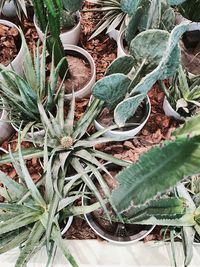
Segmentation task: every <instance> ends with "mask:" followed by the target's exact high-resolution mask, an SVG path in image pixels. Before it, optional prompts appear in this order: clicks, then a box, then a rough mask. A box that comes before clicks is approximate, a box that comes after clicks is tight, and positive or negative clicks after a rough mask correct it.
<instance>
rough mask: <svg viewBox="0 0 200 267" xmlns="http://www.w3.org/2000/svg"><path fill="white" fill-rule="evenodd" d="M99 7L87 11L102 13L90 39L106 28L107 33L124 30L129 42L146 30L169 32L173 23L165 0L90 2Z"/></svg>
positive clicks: (169, 8)
mask: <svg viewBox="0 0 200 267" xmlns="http://www.w3.org/2000/svg"><path fill="white" fill-rule="evenodd" d="M89 2H91V3H95V4H97V5H99V6H100V7H98V8H95V9H91V10H88V11H97V12H103V13H104V16H103V18H102V19H101V20H100V22H99V23H98V24H97V26H96V28H97V29H96V30H95V32H94V33H93V34H92V36H91V37H90V39H92V38H94V37H95V36H97V35H98V34H100V33H101V32H102V31H104V30H105V29H106V28H107V33H109V32H110V31H112V30H114V29H116V28H119V27H120V31H123V30H124V29H126V28H127V29H126V37H127V38H126V39H127V41H128V43H129V44H130V42H131V40H132V39H133V38H134V37H135V35H136V32H137V33H138V31H139V32H141V31H144V30H147V29H164V30H169V31H171V30H172V28H173V25H174V22H175V15H174V11H173V9H172V8H171V7H170V5H169V4H168V3H167V1H166V0H163V1H158V0H137V1H132V0H117V1H115V0H109V1H101V0H90V1H89Z"/></svg>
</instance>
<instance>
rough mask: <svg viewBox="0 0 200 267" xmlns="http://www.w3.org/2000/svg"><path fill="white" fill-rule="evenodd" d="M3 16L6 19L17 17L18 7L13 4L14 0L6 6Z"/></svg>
mask: <svg viewBox="0 0 200 267" xmlns="http://www.w3.org/2000/svg"><path fill="white" fill-rule="evenodd" d="M2 14H3V15H4V16H5V17H15V16H16V15H17V12H16V7H15V5H14V3H13V0H12V1H10V2H6V3H5V4H4V6H3V9H2Z"/></svg>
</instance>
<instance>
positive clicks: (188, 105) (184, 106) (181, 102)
mask: <svg viewBox="0 0 200 267" xmlns="http://www.w3.org/2000/svg"><path fill="white" fill-rule="evenodd" d="M161 88H163V90H164V92H165V94H166V96H167V99H168V101H169V103H170V104H171V106H172V107H173V108H174V110H176V111H177V112H178V113H179V114H180V115H182V116H184V117H188V116H191V115H192V114H193V115H194V114H195V112H196V111H197V110H198V108H199V107H200V102H199V101H200V78H199V77H198V76H196V77H192V78H190V77H189V75H188V73H187V71H186V70H183V68H182V66H181V65H180V67H179V70H178V72H177V73H176V74H175V76H174V77H173V80H172V82H171V86H170V87H169V89H167V88H166V86H165V84H164V82H161Z"/></svg>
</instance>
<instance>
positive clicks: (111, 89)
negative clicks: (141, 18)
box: [92, 24, 187, 127]
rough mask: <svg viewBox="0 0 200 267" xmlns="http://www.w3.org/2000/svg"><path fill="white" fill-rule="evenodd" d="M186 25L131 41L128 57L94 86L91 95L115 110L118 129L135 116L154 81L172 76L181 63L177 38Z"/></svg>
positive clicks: (123, 58)
mask: <svg viewBox="0 0 200 267" xmlns="http://www.w3.org/2000/svg"><path fill="white" fill-rule="evenodd" d="M186 30H187V24H182V25H178V26H176V27H175V28H174V29H173V31H172V32H171V34H169V33H168V32H167V31H164V30H147V31H145V32H142V33H140V34H138V35H137V36H136V37H135V38H134V39H133V40H132V42H131V45H130V55H128V56H124V57H121V58H118V59H116V60H115V61H114V62H113V63H112V64H111V65H110V66H109V68H108V70H107V71H106V74H105V75H106V77H104V78H103V79H101V80H100V81H98V82H97V83H96V84H95V86H94V87H93V90H92V94H93V95H94V96H95V97H96V98H98V99H100V100H102V101H104V102H105V105H106V106H107V107H108V108H109V109H110V110H113V111H114V121H115V123H116V124H117V125H118V126H119V127H122V126H124V125H125V123H126V121H127V120H128V119H129V118H131V117H132V116H134V114H135V112H136V110H137V108H138V107H139V105H140V104H141V103H142V101H143V100H144V98H145V97H146V95H147V93H148V92H149V90H150V89H151V88H152V87H153V85H154V84H155V83H156V81H157V80H164V79H166V78H168V77H170V76H173V75H174V73H175V72H176V70H177V68H178V67H179V64H180V49H179V47H178V42H179V39H180V38H181V36H182V34H183V33H184V32H185V31H186Z"/></svg>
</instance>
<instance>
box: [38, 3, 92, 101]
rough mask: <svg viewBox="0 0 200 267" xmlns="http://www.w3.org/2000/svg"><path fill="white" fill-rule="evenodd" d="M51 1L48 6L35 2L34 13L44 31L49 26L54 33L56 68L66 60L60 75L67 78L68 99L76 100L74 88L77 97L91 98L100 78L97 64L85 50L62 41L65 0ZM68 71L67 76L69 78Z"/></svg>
mask: <svg viewBox="0 0 200 267" xmlns="http://www.w3.org/2000/svg"><path fill="white" fill-rule="evenodd" d="M47 2H48V4H47V3H45V2H44V1H34V3H33V4H34V10H35V14H36V16H37V19H38V21H39V23H40V27H41V30H42V31H43V32H45V31H46V29H47V26H48V30H49V31H50V34H48V38H47V49H48V52H49V55H50V56H51V55H52V54H53V55H54V60H55V64H56V65H57V64H58V62H59V61H60V60H61V59H63V58H64V60H63V62H62V66H61V68H60V72H59V76H60V77H61V79H63V78H64V77H66V79H65V87H66V95H67V96H66V97H67V98H72V89H73V90H74V91H75V96H76V97H77V98H82V97H84V96H88V95H89V94H90V92H91V87H92V86H93V84H94V83H95V79H96V70H95V64H94V61H93V59H92V57H91V56H90V55H89V53H88V52H87V51H85V50H84V49H82V48H79V47H77V46H72V45H66V44H65V45H64V47H63V45H62V42H61V40H60V24H61V22H60V16H61V14H62V11H63V3H62V1H61V0H59V1H58V2H57V1H53V2H52V1H47ZM70 3H71V2H70ZM79 3H80V1H79ZM46 4H47V5H46ZM74 4H75V3H74V2H73V5H74ZM73 5H72V6H73ZM54 11H56V12H54ZM68 61H69V64H68ZM66 71H67V76H65V75H66ZM81 72H82V73H83V74H82V75H80V73H81Z"/></svg>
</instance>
